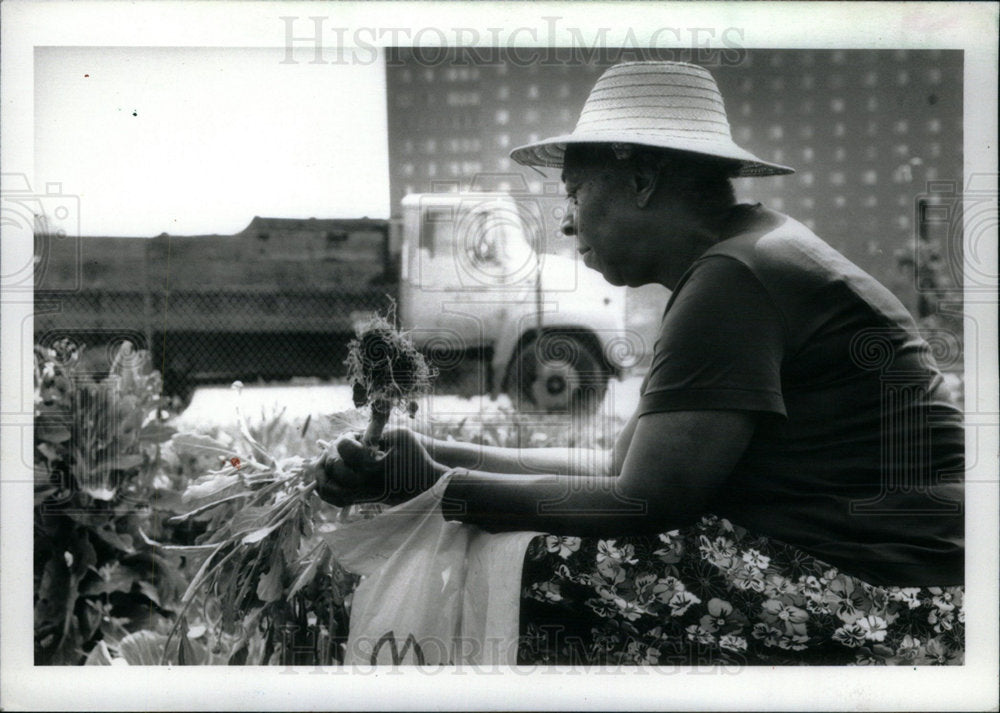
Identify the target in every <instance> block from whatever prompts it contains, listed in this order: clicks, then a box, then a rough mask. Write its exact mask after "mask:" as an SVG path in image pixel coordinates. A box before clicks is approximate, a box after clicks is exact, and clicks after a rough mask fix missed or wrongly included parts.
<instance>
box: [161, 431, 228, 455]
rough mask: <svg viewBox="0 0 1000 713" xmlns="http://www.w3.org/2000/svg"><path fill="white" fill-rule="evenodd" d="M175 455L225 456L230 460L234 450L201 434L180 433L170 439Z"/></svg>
mask: <svg viewBox="0 0 1000 713" xmlns="http://www.w3.org/2000/svg"><path fill="white" fill-rule="evenodd" d="M170 444H171V446H173V449H174V452H175V453H187V454H190V455H195V456H224V457H226V458H229V457H230V456H231V455H232V454H233V451H232V448H229V447H228V446H226V445H225V444H224V443H221V442H219V441H217V440H215V439H214V438H211V437H210V436H205V435H202V434H200V433H178V434H176V435H174V436H173V438H171V439H170Z"/></svg>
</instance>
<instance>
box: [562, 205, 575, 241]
mask: <svg viewBox="0 0 1000 713" xmlns="http://www.w3.org/2000/svg"><path fill="white" fill-rule="evenodd" d="M559 228H560V229H561V230H562V233H563V235H565V236H567V237H572V236H574V235H576V211H574V210H573V206H567V207H566V214H565V215H564V216H563V219H562V223H561V224H560V225H559Z"/></svg>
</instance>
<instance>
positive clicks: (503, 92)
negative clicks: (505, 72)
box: [497, 84, 510, 100]
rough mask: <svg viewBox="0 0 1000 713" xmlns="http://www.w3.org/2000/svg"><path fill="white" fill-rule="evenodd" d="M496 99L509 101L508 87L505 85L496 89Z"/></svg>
mask: <svg viewBox="0 0 1000 713" xmlns="http://www.w3.org/2000/svg"><path fill="white" fill-rule="evenodd" d="M497 99H501V100H505V99H510V87H508V86H507V85H506V84H501V85H500V88H499V89H497Z"/></svg>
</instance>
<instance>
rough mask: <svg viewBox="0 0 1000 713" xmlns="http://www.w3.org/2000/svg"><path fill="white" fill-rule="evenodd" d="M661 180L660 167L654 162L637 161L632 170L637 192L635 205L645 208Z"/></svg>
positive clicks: (633, 183) (634, 187) (634, 186)
mask: <svg viewBox="0 0 1000 713" xmlns="http://www.w3.org/2000/svg"><path fill="white" fill-rule="evenodd" d="M659 180H660V167H659V166H658V165H657V164H656V163H654V162H652V161H641V160H640V161H636V162H635V164H634V168H633V169H632V187H633V189H634V190H635V204H636V206H637V207H639V208H645V207H646V206H647V205H648V204H649V201H650V199H651V198H652V197H653V194H654V193H656V188H657V186H658V185H659Z"/></svg>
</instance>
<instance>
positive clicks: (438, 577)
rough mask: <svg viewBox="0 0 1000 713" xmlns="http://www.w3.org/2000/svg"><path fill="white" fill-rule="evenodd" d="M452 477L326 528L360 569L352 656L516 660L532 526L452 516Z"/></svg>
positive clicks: (359, 659) (346, 561)
mask: <svg viewBox="0 0 1000 713" xmlns="http://www.w3.org/2000/svg"><path fill="white" fill-rule="evenodd" d="M450 479H451V472H449V473H448V474H446V475H445V476H444V477H442V478H441V480H439V481H438V482H437V484H435V486H434V487H433V488H432V489H431V490H428V491H427V492H425V493H423V494H421V495H419V496H417V497H416V498H414V499H412V500H409V501H407V502H405V503H403V504H401V505H398V506H396V507H394V508H392V509H390V510H387V511H386V512H384V513H382V514H380V515H378V516H376V517H374V518H372V519H371V520H361V521H358V522H354V523H351V524H349V525H346V526H342V527H340V528H338V529H337V530H334V531H332V532H329V533H327V534H326V535H325V537H326V540H327V542H328V543H329V545H330V549H331V550H332V551H333V553H334V556H335V557H336V558H337V560H338V562H340V564H341V565H342V566H343V567H344V568H345V569H347V570H348V571H351V572H354V573H356V574H360V575H362V576H363V579H362V581H361V583H360V584H359V585H358V588H357V590H355V593H354V599H353V603H352V606H351V621H350V632H349V635H348V642H347V654H346V656H345V661H344V663H345V664H346V665H363V666H367V665H375V664H416V665H428V666H437V665H448V664H458V663H470V664H504V663H506V664H510V665H513V664H514V663H515V662H516V653H517V636H518V610H519V603H520V584H521V562H522V559H523V557H524V551H525V549H526V548H527V546H528V542H529V541H530V540H531V538H532V537H534V535H535V534H536V533H532V532H516V533H506V534H500V535H491V534H489V533H485V532H483V531H481V530H479V529H478V528H475V527H473V526H470V525H463V524H461V523H458V522H448V521H446V520H445V519H444V517H443V516H442V515H441V500H442V498H443V495H444V492H445V489H446V488H447V486H448V482H449V481H450Z"/></svg>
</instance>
